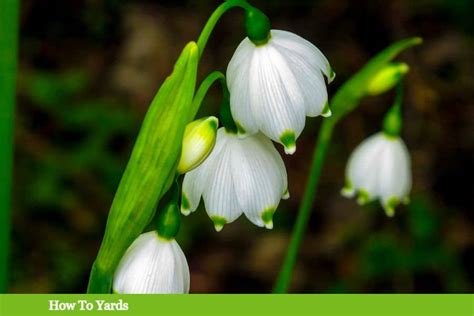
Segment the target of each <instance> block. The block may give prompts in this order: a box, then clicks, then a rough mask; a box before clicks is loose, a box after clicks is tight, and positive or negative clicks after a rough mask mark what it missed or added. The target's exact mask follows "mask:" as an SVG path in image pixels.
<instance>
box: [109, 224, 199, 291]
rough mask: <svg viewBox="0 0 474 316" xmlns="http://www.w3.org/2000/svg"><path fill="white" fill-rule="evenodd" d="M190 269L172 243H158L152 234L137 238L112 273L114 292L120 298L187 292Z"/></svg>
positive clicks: (161, 241) (180, 251) (173, 242)
mask: <svg viewBox="0 0 474 316" xmlns="http://www.w3.org/2000/svg"><path fill="white" fill-rule="evenodd" d="M189 278H190V277H189V267H188V263H187V261H186V257H185V256H184V254H183V252H182V250H181V248H180V247H179V245H178V244H177V243H176V241H175V240H171V241H165V240H162V239H159V237H158V235H157V233H156V232H155V231H152V232H148V233H145V234H142V235H140V236H139V237H138V238H137V239H136V240H135V241H134V242H133V243H132V245H131V246H130V247H129V249H128V250H127V252H126V253H125V255H124V257H123V258H122V260H121V261H120V264H119V266H118V268H117V271H116V272H115V276H114V281H113V288H114V291H115V292H117V293H121V294H160V293H163V294H168V293H170V294H171V293H177V294H178V293H188V292H189Z"/></svg>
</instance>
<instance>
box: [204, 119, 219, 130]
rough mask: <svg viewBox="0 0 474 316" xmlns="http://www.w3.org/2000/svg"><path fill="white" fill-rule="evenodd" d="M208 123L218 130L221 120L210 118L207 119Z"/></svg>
mask: <svg viewBox="0 0 474 316" xmlns="http://www.w3.org/2000/svg"><path fill="white" fill-rule="evenodd" d="M207 123H208V124H209V127H210V128H212V129H213V130H217V128H218V127H219V119H218V118H217V117H215V116H211V117H209V118H208V119H207Z"/></svg>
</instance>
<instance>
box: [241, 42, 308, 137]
mask: <svg viewBox="0 0 474 316" xmlns="http://www.w3.org/2000/svg"><path fill="white" fill-rule="evenodd" d="M296 80H297V79H296V78H295V76H294V75H293V73H292V71H291V69H290V68H289V66H288V64H287V63H286V61H285V59H284V58H283V57H282V56H281V55H280V53H279V52H278V51H277V50H276V49H275V48H274V47H272V46H270V45H266V46H262V47H258V48H257V49H256V50H255V52H254V57H253V59H252V65H251V67H250V94H251V95H250V97H251V102H252V104H253V110H254V114H255V115H256V116H257V119H258V122H259V126H260V130H261V131H262V132H263V133H264V134H265V135H267V136H268V137H270V138H271V139H273V140H274V141H276V142H279V143H281V144H283V145H285V144H284V143H283V142H282V140H281V139H280V138H281V136H282V135H283V134H284V133H287V132H288V131H291V132H293V133H294V135H295V138H297V137H298V136H299V134H300V133H301V131H302V130H303V128H304V124H305V116H306V109H305V107H304V98H303V94H302V92H301V91H300V87H299V86H298V84H297V81H296Z"/></svg>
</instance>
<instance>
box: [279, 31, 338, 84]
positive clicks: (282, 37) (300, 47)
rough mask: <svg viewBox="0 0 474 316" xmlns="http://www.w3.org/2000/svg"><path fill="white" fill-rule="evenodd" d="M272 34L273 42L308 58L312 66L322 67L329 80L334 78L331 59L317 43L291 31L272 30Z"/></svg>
mask: <svg viewBox="0 0 474 316" xmlns="http://www.w3.org/2000/svg"><path fill="white" fill-rule="evenodd" d="M271 34H272V42H273V43H275V44H277V45H279V46H282V47H285V48H287V49H289V50H292V51H293V52H295V53H296V54H298V55H299V56H301V59H303V60H306V61H307V62H308V63H309V64H310V65H311V67H312V68H315V69H320V70H321V71H322V72H323V73H324V74H325V76H326V77H327V78H328V81H329V82H331V81H332V80H333V79H334V76H335V74H334V72H333V71H332V68H331V65H330V64H329V61H328V60H327V58H326V56H324V54H323V53H322V52H321V51H320V50H319V49H318V48H317V47H316V46H315V45H313V44H312V43H310V42H309V41H307V40H305V39H304V38H302V37H301V36H298V35H296V34H294V33H291V32H287V31H282V30H272V31H271Z"/></svg>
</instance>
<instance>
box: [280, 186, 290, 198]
mask: <svg viewBox="0 0 474 316" xmlns="http://www.w3.org/2000/svg"><path fill="white" fill-rule="evenodd" d="M281 198H282V199H283V200H288V199H289V198H290V191H288V188H286V190H285V192H283V195H282V196H281Z"/></svg>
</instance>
